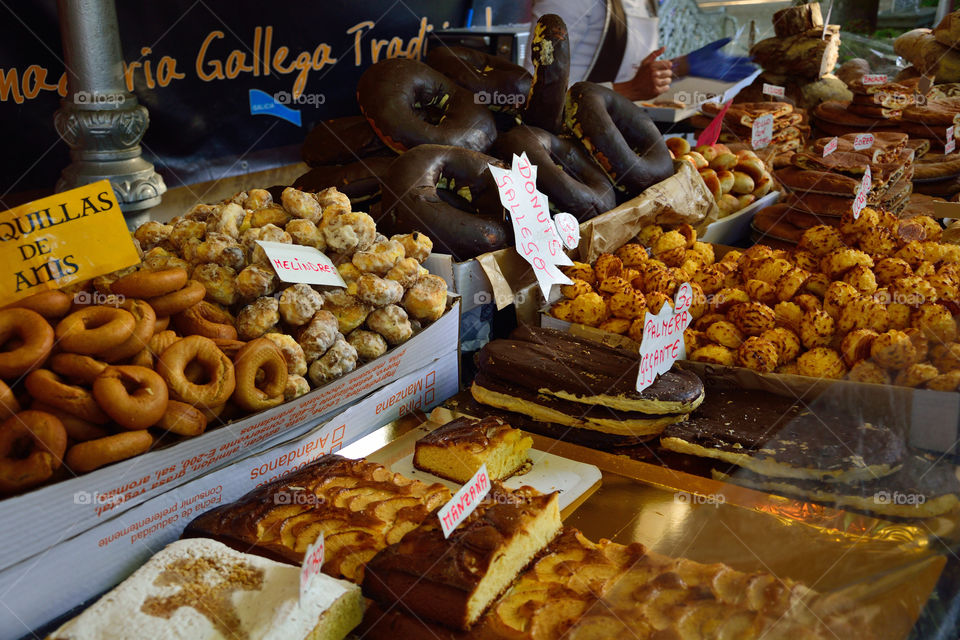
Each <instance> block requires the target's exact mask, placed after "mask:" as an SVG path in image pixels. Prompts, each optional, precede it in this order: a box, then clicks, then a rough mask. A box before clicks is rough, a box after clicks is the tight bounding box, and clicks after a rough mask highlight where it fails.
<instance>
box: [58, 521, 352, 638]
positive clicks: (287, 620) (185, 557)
mask: <svg viewBox="0 0 960 640" xmlns="http://www.w3.org/2000/svg"><path fill="white" fill-rule="evenodd" d="M364 606H365V603H364V599H363V596H362V594H361V593H360V589H359V588H358V587H357V586H356V585H353V584H350V583H349V582H346V581H344V580H337V579H335V578H330V577H329V576H324V575H321V576H318V577H317V579H316V580H315V581H314V582H313V583H312V585H311V587H310V588H309V589H308V591H307V592H306V594H305V597H304V599H303V600H300V569H299V568H298V567H294V566H290V565H288V564H281V563H279V562H274V561H273V560H267V559H265V558H261V557H258V556H253V555H249V554H246V553H240V552H238V551H234V550H233V549H230V548H229V547H226V546H224V545H222V544H220V543H219V542H216V541H214V540H207V539H203V538H197V539H193V540H180V541H178V542H174V543H173V544H171V545H169V546H168V547H166V548H165V549H163V550H162V551H160V552H159V553H157V554H156V555H154V556H153V557H152V558H150V560H149V561H148V562H147V564H145V565H144V566H142V567H141V568H140V569H138V570H137V571H136V572H135V573H134V574H133V575H132V576H130V577H129V578H127V579H126V580H124V581H123V582H122V583H121V584H120V585H119V586H118V587H116V588H115V589H113V590H112V591H110V592H109V593H107V594H106V595H105V596H103V597H102V598H100V599H99V600H98V601H97V602H96V603H95V604H94V605H93V606H91V607H90V608H88V609H87V610H86V611H84V612H83V613H81V614H80V615H79V616H77V617H76V618H74V619H73V620H71V621H69V622H67V623H66V624H64V625H63V626H62V627H60V628H59V629H57V631H55V632H54V633H53V634H52V635H51V636H50V639H49V640H85V639H87V638H90V639H95V640H128V639H129V640H141V639H142V638H166V639H168V640H175V639H181V638H182V639H183V640H196V639H197V638H206V639H208V640H217V639H219V638H223V639H224V640H238V639H243V640H302V639H309V640H339V639H340V638H343V637H345V636H346V635H347V633H349V632H350V631H351V630H352V629H353V628H354V627H356V626H357V625H358V624H359V623H360V621H361V619H362V618H363V611H364Z"/></svg>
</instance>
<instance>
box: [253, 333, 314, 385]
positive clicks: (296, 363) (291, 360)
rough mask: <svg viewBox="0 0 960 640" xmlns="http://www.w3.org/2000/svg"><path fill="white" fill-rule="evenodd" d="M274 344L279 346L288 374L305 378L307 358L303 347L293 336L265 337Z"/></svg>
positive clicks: (276, 334) (279, 334)
mask: <svg viewBox="0 0 960 640" xmlns="http://www.w3.org/2000/svg"><path fill="white" fill-rule="evenodd" d="M263 337H264V338H266V339H267V340H269V341H270V342H272V343H273V344H275V345H277V348H278V349H280V353H282V354H283V359H284V360H285V361H286V363H287V374H289V375H297V376H303V375H306V373H307V356H306V355H305V354H304V352H303V347H301V346H300V344H299V343H298V342H297V341H296V340H294V339H293V336H291V335H288V334H286V333H275V332H274V333H268V334H265V335H264V336H263Z"/></svg>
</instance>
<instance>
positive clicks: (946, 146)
mask: <svg viewBox="0 0 960 640" xmlns="http://www.w3.org/2000/svg"><path fill="white" fill-rule="evenodd" d="M956 148H957V139H956V138H954V137H953V125H950V126H949V127H947V139H946V141H944V143H943V153H944V154H948V153H953V151H954V149H956Z"/></svg>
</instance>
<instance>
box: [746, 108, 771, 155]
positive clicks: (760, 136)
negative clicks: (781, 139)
mask: <svg viewBox="0 0 960 640" xmlns="http://www.w3.org/2000/svg"><path fill="white" fill-rule="evenodd" d="M771 142H773V114H771V113H768V114H766V115H762V116H760V117H759V118H756V119H755V120H754V121H753V128H752V131H751V136H750V146H751V147H753V148H754V149H763V148H765V147H769V146H770V143H771Z"/></svg>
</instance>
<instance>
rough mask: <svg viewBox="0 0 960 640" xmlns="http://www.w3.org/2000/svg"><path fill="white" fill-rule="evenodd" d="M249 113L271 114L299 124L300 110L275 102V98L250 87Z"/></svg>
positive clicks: (254, 114)
mask: <svg viewBox="0 0 960 640" xmlns="http://www.w3.org/2000/svg"><path fill="white" fill-rule="evenodd" d="M250 115H252V116H273V117H274V118H280V119H281V120H286V121H287V122H289V123H291V124H295V125H297V126H298V127H299V126H300V111H299V110H297V109H291V108H290V107H287V106H284V105H282V104H280V103H279V102H277V100H276V98H274V97H273V96H272V95H270V94H269V93H267V92H266V91H260V90H259V89H250Z"/></svg>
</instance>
